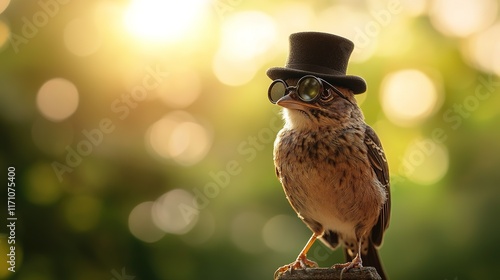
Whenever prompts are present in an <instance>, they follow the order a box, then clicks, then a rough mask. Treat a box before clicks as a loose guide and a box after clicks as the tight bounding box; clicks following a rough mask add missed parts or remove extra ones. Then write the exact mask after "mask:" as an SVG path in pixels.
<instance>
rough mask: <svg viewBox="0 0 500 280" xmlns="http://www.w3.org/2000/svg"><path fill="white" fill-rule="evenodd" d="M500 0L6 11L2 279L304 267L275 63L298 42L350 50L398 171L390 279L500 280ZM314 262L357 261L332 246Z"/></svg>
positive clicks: (203, 0) (96, 4) (352, 69)
mask: <svg viewBox="0 0 500 280" xmlns="http://www.w3.org/2000/svg"><path fill="white" fill-rule="evenodd" d="M499 3H500V1H498V0H476V1H473V0H464V1H449V0H436V1H434V0H432V1H431V0H391V1H380V0H366V1H347V0H341V1H327V0H320V1H243V0H213V1H210V0H187V1H173V0H163V1H162V0H125V1H114V0H90V1H68V0H65V1H63V0H41V1H31V2H30V1H28V0H18V1H12V0H10V1H9V0H0V13H1V14H0V129H1V130H2V133H3V135H2V137H1V138H0V141H1V142H2V145H1V148H0V165H1V166H2V169H3V170H8V167H9V166H10V167H11V168H12V167H15V168H16V201H15V202H16V216H17V217H18V224H17V227H16V237H17V239H16V256H17V258H16V273H15V275H14V274H12V273H10V272H9V271H8V270H7V266H8V264H7V263H6V262H5V261H4V264H3V266H0V268H2V271H4V272H5V273H1V272H0V278H2V279H3V278H6V277H7V278H8V277H11V278H12V277H14V278H16V279H22V280H30V279H31V280H33V279H39V280H42V279H43V280H52V279H112V278H116V279H118V278H120V276H122V278H127V276H128V278H133V277H135V279H148V280H159V279H186V280H189V279H226V278H235V276H236V278H238V277H239V278H242V277H243V278H246V279H248V280H257V279H266V278H269V277H272V276H271V275H272V274H273V272H274V271H275V270H276V268H277V267H279V266H282V265H284V264H287V263H289V262H290V261H293V260H294V259H295V258H296V256H297V253H298V252H300V250H301V249H302V248H303V246H304V244H305V243H306V241H307V240H308V239H309V238H310V236H311V231H310V230H309V229H308V228H307V226H306V225H305V224H304V223H303V222H302V221H301V220H300V219H299V218H297V215H296V213H294V211H293V209H292V208H291V207H290V205H289V203H288V202H287V200H286V197H285V196H284V194H283V191H282V190H281V186H280V182H279V180H278V179H277V178H276V176H275V170H274V166H273V140H274V139H275V136H276V133H277V131H278V130H279V127H281V126H282V125H283V120H282V118H281V116H280V114H279V112H278V111H279V110H281V108H280V107H279V106H275V105H273V104H270V103H269V102H268V100H267V95H266V90H267V87H268V86H269V79H268V77H267V76H266V70H267V69H268V68H269V67H276V66H278V67H279V66H283V65H284V64H285V63H286V59H287V57H288V56H289V55H290V54H289V35H290V34H291V33H294V32H301V31H323V32H330V33H334V34H337V35H341V36H344V37H346V38H348V39H350V40H351V41H353V42H354V44H355V48H354V51H353V53H352V55H351V57H350V59H349V63H348V71H347V72H348V73H349V74H353V75H359V76H361V77H363V78H364V79H365V80H366V82H367V84H368V91H367V92H366V93H364V94H359V95H357V96H356V100H357V101H358V104H359V105H361V107H362V111H363V115H364V117H365V121H366V123H367V124H368V125H370V126H371V127H373V129H374V130H375V131H376V133H377V135H378V136H379V138H380V140H381V142H382V145H383V147H384V150H385V154H386V157H387V159H388V165H389V170H390V172H391V174H390V175H391V176H390V177H391V197H392V199H393V200H392V201H393V203H392V206H393V209H392V210H393V211H392V214H391V225H390V227H389V229H388V231H387V232H386V234H385V236H384V244H383V246H382V248H381V249H380V251H379V252H380V256H381V257H382V262H383V265H384V267H385V268H386V271H387V272H388V274H389V275H388V276H389V278H390V279H422V278H426V277H427V278H429V275H434V276H435V278H437V277H440V279H493V278H495V275H496V274H495V273H496V271H495V269H496V265H497V264H498V263H499V262H500V261H499V260H500V254H499V253H498V252H500V243H498V242H496V240H497V239H498V236H500V226H499V225H497V224H496V223H494V222H492V221H494V220H495V219H494V218H495V215H494V213H498V212H499V211H500V202H499V198H500V188H498V182H499V180H500V178H497V177H499V176H500V173H499V172H497V171H498V170H499V169H500V146H499V145H497V143H498V142H500V131H499V130H498V127H499V125H500V117H499V116H500V113H499V112H500V111H499V110H498V104H500V78H499V75H500V13H499V12H498V11H499V10H498V9H499V8H500V7H499ZM105 124H109V127H112V128H113V129H109V130H106V129H100V128H104V127H105V126H106V125H105ZM109 127H108V128H109ZM87 144H88V145H87ZM90 144H96V145H90ZM92 147H93V149H90V148H92ZM429 205H430V206H431V207H428V206H429ZM5 233H6V229H5V228H4V231H1V232H0V236H1V235H2V234H3V239H2V241H4V240H5ZM61 237H63V238H61ZM408 240H412V241H416V242H413V243H412V244H410V243H409V242H408ZM3 244H5V243H3ZM7 245H9V246H10V244H7ZM28 245H29V246H28ZM436 248H439V250H436ZM5 250H6V249H5V246H4V247H2V246H0V252H1V253H2V254H3V256H4V257H5V256H6V252H5ZM408 251H411V252H412V253H411V254H408V253H407V252H408ZM402 256H403V257H402ZM450 256H451V257H450ZM308 257H309V258H310V259H312V260H314V261H317V262H318V263H319V265H320V266H322V267H329V266H331V265H332V264H334V263H340V262H343V261H344V260H343V257H342V250H341V249H340V248H339V249H337V250H335V251H331V250H329V249H328V248H326V247H325V246H324V244H321V242H316V243H315V244H314V245H313V247H312V248H311V251H310V255H308ZM0 259H1V260H3V259H2V258H0ZM256 268H257V269H256ZM123 269H124V271H125V273H126V275H127V276H125V275H123V274H122V272H123ZM240 276H241V277H240Z"/></svg>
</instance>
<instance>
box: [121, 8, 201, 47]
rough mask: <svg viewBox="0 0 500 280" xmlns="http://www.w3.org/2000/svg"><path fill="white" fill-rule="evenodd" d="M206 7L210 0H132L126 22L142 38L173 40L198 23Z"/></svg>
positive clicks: (132, 31) (128, 27)
mask: <svg viewBox="0 0 500 280" xmlns="http://www.w3.org/2000/svg"><path fill="white" fill-rule="evenodd" d="M207 8H208V1H207V0H187V1H176V0H165V1H162V0H132V1H131V3H130V5H129V6H128V8H127V10H126V12H125V15H124V24H125V26H126V27H127V29H128V30H129V31H130V32H131V33H132V34H134V35H136V36H137V37H139V38H141V39H143V40H146V41H153V42H167V41H174V40H177V39H179V38H181V37H182V36H184V35H186V33H187V32H188V31H189V30H190V29H191V28H193V27H195V26H196V23H197V22H200V21H201V18H202V17H203V13H204V12H205V11H206V9H207Z"/></svg>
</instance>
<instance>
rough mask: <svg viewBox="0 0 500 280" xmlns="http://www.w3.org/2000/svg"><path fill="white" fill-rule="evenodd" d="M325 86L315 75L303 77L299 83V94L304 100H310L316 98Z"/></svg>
mask: <svg viewBox="0 0 500 280" xmlns="http://www.w3.org/2000/svg"><path fill="white" fill-rule="evenodd" d="M322 88H323V86H322V84H321V82H320V81H319V80H318V79H316V78H313V77H305V78H303V79H301V80H300V81H299V83H298V85H297V95H298V96H299V98H300V99H302V101H305V102H309V101H312V100H314V99H315V98H316V97H317V96H318V95H319V94H320V93H321V92H322V90H323V89H322Z"/></svg>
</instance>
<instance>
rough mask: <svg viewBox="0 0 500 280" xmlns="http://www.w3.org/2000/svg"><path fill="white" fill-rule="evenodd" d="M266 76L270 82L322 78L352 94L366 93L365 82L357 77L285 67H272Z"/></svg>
mask: <svg viewBox="0 0 500 280" xmlns="http://www.w3.org/2000/svg"><path fill="white" fill-rule="evenodd" d="M266 74H267V76H268V77H269V78H271V79H272V80H276V79H290V78H300V77H303V76H305V75H314V76H316V77H319V78H322V79H324V80H325V81H327V82H329V83H331V84H333V85H335V86H339V87H345V88H348V89H350V90H352V91H353V93H354V94H360V93H363V92H365V91H366V82H365V80H364V79H363V78H361V77H359V76H352V75H328V74H325V73H317V72H311V71H304V70H297V69H290V68H285V67H272V68H269V69H268V70H267V72H266Z"/></svg>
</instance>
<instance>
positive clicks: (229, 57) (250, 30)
mask: <svg viewBox="0 0 500 280" xmlns="http://www.w3.org/2000/svg"><path fill="white" fill-rule="evenodd" d="M221 32H222V38H221V42H220V47H219V50H218V51H217V53H216V54H215V58H214V61H213V71H214V73H215V75H216V76H217V78H218V79H219V81H221V82H222V83H224V84H227V85H231V86H238V85H243V84H245V83H248V82H249V81H250V80H251V79H252V78H253V77H254V76H255V74H256V73H257V70H258V69H259V67H260V66H261V64H262V63H263V62H264V61H263V59H262V57H263V56H264V57H265V55H266V52H267V51H268V50H269V49H270V48H271V47H272V46H273V43H274V41H275V37H276V26H275V23H274V21H273V19H272V18H271V17H270V16H268V15H266V14H264V13H262V12H254V11H249V12H240V13H237V14H235V15H233V16H231V17H229V18H228V19H227V20H225V21H224V25H223V26H222V31H221Z"/></svg>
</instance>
